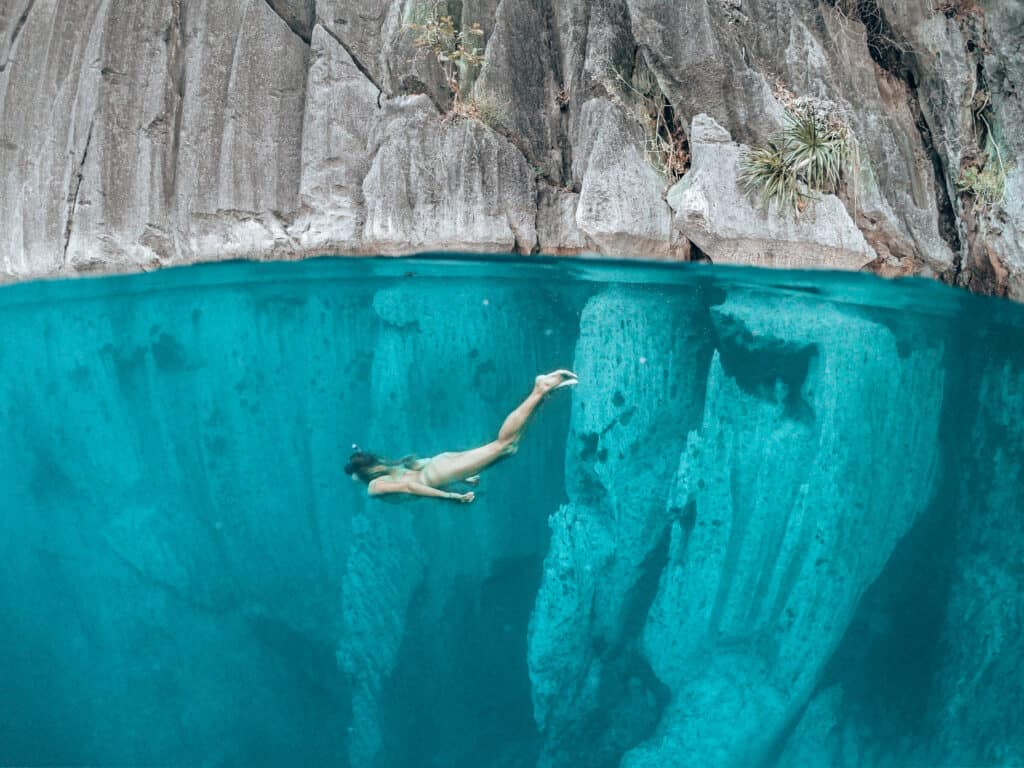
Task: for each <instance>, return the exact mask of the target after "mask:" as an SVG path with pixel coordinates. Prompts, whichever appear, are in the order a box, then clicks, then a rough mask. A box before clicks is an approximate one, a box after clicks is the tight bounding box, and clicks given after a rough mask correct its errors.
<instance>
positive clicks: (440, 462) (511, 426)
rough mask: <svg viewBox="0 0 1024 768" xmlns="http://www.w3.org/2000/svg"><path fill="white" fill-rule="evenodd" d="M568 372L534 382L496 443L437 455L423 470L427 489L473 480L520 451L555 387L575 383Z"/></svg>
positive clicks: (499, 434)
mask: <svg viewBox="0 0 1024 768" xmlns="http://www.w3.org/2000/svg"><path fill="white" fill-rule="evenodd" d="M575 378H576V377H575V374H573V373H572V372H571V371H555V372H554V373H549V374H546V375H543V376H538V377H537V378H536V379H535V380H534V384H533V391H532V392H531V393H530V394H529V395H528V396H527V397H526V399H525V400H523V402H521V403H520V404H519V406H518V407H517V408H516V409H515V410H514V411H512V413H510V414H509V415H508V416H507V417H506V418H505V421H504V422H503V423H502V425H501V429H499V430H498V439H497V440H493V441H491V442H490V443H487V444H486V445H481V446H480V447H479V448H473V449H471V450H469V451H458V452H449V453H440V454H438V455H437V456H434V457H433V458H432V459H431V460H430V463H429V464H427V466H426V467H424V469H423V480H424V482H426V484H427V485H431V486H433V487H435V488H440V487H442V486H445V485H449V484H450V483H454V482H457V481H459V480H464V479H466V478H467V477H472V476H473V475H475V474H477V473H478V472H480V471H481V470H484V469H486V468H487V467H489V466H491V465H492V464H494V463H495V462H497V461H500V460H501V459H503V458H505V457H506V456H511V455H512V454H513V453H515V452H516V450H518V448H519V441H520V440H521V439H522V436H523V430H524V429H525V428H526V424H527V422H528V421H529V419H530V416H532V415H533V412H534V411H535V410H537V406H538V405H540V404H541V401H543V400H544V398H545V397H546V396H547V395H548V394H549V393H550V392H551V391H552V390H553V389H555V388H556V387H557V386H559V385H560V384H563V383H565V382H567V381H575Z"/></svg>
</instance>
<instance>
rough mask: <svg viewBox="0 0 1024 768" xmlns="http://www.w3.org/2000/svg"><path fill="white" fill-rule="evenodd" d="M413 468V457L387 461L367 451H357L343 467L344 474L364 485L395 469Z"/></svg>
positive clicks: (414, 460)
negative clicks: (357, 479)
mask: <svg viewBox="0 0 1024 768" xmlns="http://www.w3.org/2000/svg"><path fill="white" fill-rule="evenodd" d="M415 466H416V457H415V456H403V457H402V458H401V459H399V460H398V461H388V460H387V459H382V458H381V457H380V456H377V455H376V454H373V453H369V452H368V451H362V450H357V451H356V452H355V453H353V454H352V455H351V456H349V458H348V464H346V465H345V474H346V475H353V476H355V477H358V478H359V479H360V480H362V481H363V482H364V483H369V482H371V481H372V480H376V479H377V478H378V477H383V476H384V475H387V474H390V473H391V471H392V470H393V469H395V468H397V467H406V468H407V469H414V468H415Z"/></svg>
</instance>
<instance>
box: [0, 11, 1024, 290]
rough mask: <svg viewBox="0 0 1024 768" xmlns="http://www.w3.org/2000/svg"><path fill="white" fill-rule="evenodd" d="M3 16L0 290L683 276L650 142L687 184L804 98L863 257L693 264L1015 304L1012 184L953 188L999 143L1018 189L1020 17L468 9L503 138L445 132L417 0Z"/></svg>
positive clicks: (805, 244)
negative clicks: (429, 256)
mask: <svg viewBox="0 0 1024 768" xmlns="http://www.w3.org/2000/svg"><path fill="white" fill-rule="evenodd" d="M0 14H2V15H0V171H2V176H0V280H4V281H9V280H16V279H24V278H28V277H34V276H47V275H72V274H77V273H80V272H86V271H123V270H138V269H149V268H151V267H155V266H160V265H165V264H180V263H190V262H194V261H208V260H217V259H223V258H230V257H246V258H255V259H267V258H274V259H277V258H299V257H303V256H309V255H315V254H320V253H338V254H367V253H376V252H378V251H383V252H387V253H408V252H412V251H417V250H427V249H441V248H443V249H451V250H465V251H481V250H484V251H493V252H516V253H520V254H528V253H532V252H535V251H543V252H548V253H556V254H581V253H590V254H596V255H608V256H621V257H642V258H656V259H670V260H682V259H686V258H687V257H688V252H689V250H690V247H689V246H690V241H689V239H688V237H687V235H686V234H685V231H686V230H685V229H681V228H679V227H674V226H673V225H672V212H671V210H669V208H668V207H667V206H666V204H665V201H664V196H665V194H666V191H667V190H666V186H667V185H668V181H667V179H666V177H665V176H664V174H663V170H664V169H661V168H657V167H654V166H653V165H652V164H651V162H650V157H649V155H650V153H649V152H648V151H647V150H648V149H649V147H650V145H651V142H652V141H653V136H652V135H651V133H650V131H651V129H650V125H651V120H652V115H653V114H654V113H655V112H657V113H660V117H661V119H662V121H663V125H668V126H671V127H672V129H673V130H674V131H675V135H676V140H678V141H679V142H681V144H680V146H683V144H685V142H687V141H689V142H690V143H691V144H693V147H692V149H693V152H694V155H695V163H697V165H699V164H700V162H701V161H700V160H699V154H700V153H699V147H698V144H699V141H698V139H699V138H700V137H699V136H692V135H689V134H690V133H691V128H690V125H691V122H692V121H693V120H694V119H695V118H696V117H697V116H698V115H702V114H705V115H709V116H710V117H711V118H713V119H714V120H715V121H716V122H717V123H718V124H719V125H721V126H723V127H724V129H726V130H728V131H729V132H730V134H731V135H732V136H733V137H735V139H736V141H737V142H739V143H743V144H747V145H752V144H754V143H756V142H758V141H760V140H763V139H765V138H767V137H768V136H770V135H771V134H772V133H773V132H774V131H775V130H776V129H777V128H778V126H779V123H780V120H781V117H782V114H783V104H784V102H785V99H786V97H785V96H784V93H785V91H789V92H791V93H793V94H795V95H807V96H813V97H816V98H821V99H828V100H830V101H832V102H834V103H835V104H837V105H838V106H839V108H840V109H841V110H843V112H844V113H845V114H846V116H847V118H848V120H849V123H850V125H851V128H852V131H853V135H854V136H855V138H856V141H857V144H858V147H859V149H860V161H859V163H858V170H857V172H856V178H851V179H849V180H848V182H849V183H848V184H847V185H846V186H847V188H846V189H844V190H843V191H842V194H841V202H842V207H844V208H845V209H846V211H847V213H848V215H849V216H850V217H851V219H852V220H853V221H854V222H855V225H856V227H857V228H858V229H859V230H860V232H861V233H862V234H863V237H864V240H865V242H866V244H867V247H862V245H861V244H860V243H858V242H856V241H855V240H854V239H850V238H847V237H846V225H845V224H844V225H843V227H842V228H841V230H842V234H843V236H842V240H841V242H840V243H839V245H838V246H837V245H836V244H835V243H831V244H829V243H823V242H822V241H821V239H820V238H819V237H817V234H818V228H817V227H814V226H808V227H806V228H800V227H795V228H794V227H783V228H782V229H781V230H780V231H778V232H776V229H774V228H773V229H769V230H768V232H767V235H768V236H774V235H775V234H776V233H778V234H780V235H782V236H784V237H786V238H791V239H790V240H789V242H791V243H792V244H793V246H792V248H789V249H788V251H789V252H791V253H795V254H799V255H797V256H793V257H792V258H782V257H781V256H779V253H778V251H777V250H776V251H773V253H772V254H771V255H769V256H766V255H765V251H764V250H763V249H761V248H760V247H758V248H754V247H745V248H742V249H734V248H732V247H731V246H730V245H729V243H730V239H729V238H727V239H726V241H724V243H723V246H724V247H723V251H722V253H716V252H715V241H713V240H710V239H708V238H706V237H705V244H704V245H701V244H700V243H697V244H698V246H699V247H700V248H701V250H702V251H704V252H705V253H706V255H708V256H710V258H711V259H712V260H719V261H733V260H736V259H746V258H748V257H749V258H750V259H751V261H749V262H745V263H770V264H776V265H786V264H799V265H805V266H833V267H841V268H846V269H851V268H858V267H860V266H861V265H862V264H863V263H864V262H862V261H861V257H862V256H863V255H866V254H867V255H869V254H871V253H873V254H874V255H875V257H874V258H872V259H870V260H869V264H868V267H869V268H870V269H872V270H875V271H878V272H882V273H885V274H891V273H897V274H908V273H920V274H929V275H935V276H937V277H939V278H941V279H943V280H945V281H947V282H952V283H958V284H962V285H968V286H969V287H971V288H972V289H974V290H979V291H985V292H995V293H1008V294H1010V295H1013V296H1021V295H1024V294H1022V291H1024V288H1022V285H1024V284H1022V278H1021V274H1024V257H1022V256H1021V252H1022V242H1024V236H1022V234H1021V231H1020V224H1019V220H1020V218H1021V217H1020V216H1018V215H1017V214H1018V212H1019V211H1020V207H1021V205H1022V202H1021V200H1022V184H1024V182H1022V181H1021V179H1022V173H1024V172H1022V171H1021V170H1020V167H1019V165H1018V166H1017V170H1013V171H1011V173H1010V174H1009V178H1008V182H1007V186H1006V191H1007V194H1006V196H1005V199H1004V201H1003V203H1002V204H1000V205H998V206H995V207H994V208H993V209H992V210H983V209H982V207H980V206H978V205H977V204H976V201H975V200H973V198H972V197H971V195H970V194H969V193H968V192H964V191H962V190H960V189H959V188H958V187H957V180H958V179H959V177H960V173H961V168H962V166H963V165H964V163H965V162H967V163H969V162H974V161H976V160H977V157H978V152H979V150H980V149H981V147H980V146H979V144H983V143H984V142H983V136H984V134H985V133H986V130H987V129H986V128H985V126H986V125H988V126H990V127H991V131H992V133H993V134H994V135H995V136H996V138H997V140H998V142H999V143H1000V146H1001V147H1002V149H1003V150H1005V159H1006V162H1007V164H1008V166H1011V167H1012V166H1013V165H1014V163H1018V164H1019V163H1020V162H1024V161H1022V160H1021V158H1022V157H1024V136H1022V135H1021V132H1020V131H1019V129H1018V126H1019V125H1020V124H1021V119H1020V116H1021V114H1022V112H1024V107H1022V103H1021V98H1020V95H1019V94H1020V93H1021V89H1022V82H1024V80H1022V78H1024V73H1022V65H1021V63H1020V62H1021V60H1022V58H1024V57H1021V56H1020V49H1019V40H1020V39H1021V31H1022V30H1024V9H1022V8H1021V6H1020V4H1019V3H1017V2H1016V0H984V1H983V2H979V3H978V4H977V6H976V7H975V6H966V5H962V4H950V5H941V6H939V7H936V4H935V3H933V2H932V0H909V1H908V2H907V3H899V4H896V5H893V4H891V3H880V2H877V1H876V0H866V1H865V2H859V3H849V2H846V0H840V1H838V2H835V3H832V2H829V3H820V2H812V1H811V0H800V2H795V3H794V2H790V1H789V0H759V2H757V3H740V2H736V1H735V0H681V1H679V2H667V0H615V2H605V1H604V0H602V1H601V2H596V0H583V1H582V2H577V3H571V4H564V3H537V2H534V0H500V1H499V0H465V1H464V2H462V3H459V4H458V8H457V12H456V17H457V18H456V20H455V21H456V24H457V25H462V26H465V25H469V24H473V23H477V24H480V26H481V28H482V30H483V32H484V35H483V37H482V38H481V41H480V42H481V44H482V46H483V48H484V52H485V61H484V64H483V66H482V67H481V69H480V71H479V72H478V73H476V74H475V75H472V74H470V75H467V77H466V78H465V81H464V82H463V86H462V87H463V97H464V98H465V99H466V100H468V101H472V100H473V99H477V98H479V99H486V100H490V103H491V105H492V106H494V105H496V106H497V109H498V112H503V114H500V115H493V114H492V115H490V117H489V118H488V123H489V126H488V127H485V126H484V125H483V124H482V123H481V122H479V121H476V120H472V119H463V120H450V119H445V118H446V116H447V113H448V110H449V109H450V107H451V105H452V95H451V93H449V91H448V88H447V86H446V84H445V82H444V77H443V75H442V72H441V68H440V66H439V65H438V63H437V62H436V61H435V60H434V59H433V57H432V56H431V55H430V53H429V51H425V50H424V49H422V48H418V47H417V46H416V45H415V44H414V41H415V34H414V33H413V32H412V31H411V30H410V29H409V28H408V26H407V25H408V23H409V22H410V21H413V20H414V19H416V18H418V16H417V9H416V7H415V4H414V3H408V2H399V0H367V1H366V2H358V3H355V2H350V1H349V0H244V2H238V3H225V2H223V0H173V1H172V2H169V3H165V4H163V5H159V4H157V5H150V6H147V7H145V8H142V7H139V6H138V4H136V3H129V2H127V1H126V0H110V1H109V2H100V1H99V0H73V1H72V2H68V3H57V2H55V0H20V1H19V2H14V3H8V4H7V7H5V8H4V9H3V10H2V11H0ZM982 105H984V106H982ZM492 111H493V110H492ZM722 178H723V181H724V180H725V179H724V174H723V175H722ZM705 181H706V180H705ZM693 183H694V184H696V181H694V182H693ZM708 199H709V200H710V199H711V198H708ZM820 207H821V208H822V211H820V212H819V214H820V215H825V214H826V213H827V216H826V218H827V219H830V218H831V217H833V216H835V217H836V219H837V221H838V219H839V218H841V217H840V216H839V214H840V210H839V206H837V204H836V203H835V202H826V203H824V204H823V205H822V206H820ZM695 210H697V211H701V210H703V209H702V207H701V206H697V208H696V209H695ZM819 214H816V215H819ZM751 215H752V214H751V213H750V212H749V211H747V210H745V209H744V210H743V213H742V215H741V218H746V217H748V216H751ZM676 221H677V223H678V221H679V218H678V217H676ZM762 224H763V222H762V221H760V219H758V218H757V217H756V216H754V217H753V218H751V219H750V220H749V221H740V222H737V226H739V227H740V229H741V231H744V230H748V229H749V230H751V231H753V230H757V229H760V228H761V225H762ZM696 229H697V232H698V236H700V230H701V227H697V228H696ZM824 230H825V231H827V230H828V227H825V228H824ZM839 233H840V230H837V231H836V234H837V235H838V234H839ZM853 254H860V255H856V256H855V255H853Z"/></svg>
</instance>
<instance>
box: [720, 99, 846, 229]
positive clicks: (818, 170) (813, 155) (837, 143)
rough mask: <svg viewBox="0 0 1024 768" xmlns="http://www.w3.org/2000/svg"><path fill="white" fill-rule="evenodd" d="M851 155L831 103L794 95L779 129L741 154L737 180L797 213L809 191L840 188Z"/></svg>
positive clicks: (842, 124) (764, 198) (843, 126)
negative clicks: (765, 140)
mask: <svg viewBox="0 0 1024 768" xmlns="http://www.w3.org/2000/svg"><path fill="white" fill-rule="evenodd" d="M853 154H854V153H853V150H852V141H851V139H850V132H849V129H848V128H847V127H846V123H845V122H844V121H843V120H842V118H841V117H840V116H839V114H838V111H837V109H836V108H835V105H833V104H831V103H830V102H825V101H820V100H817V99H809V98H803V99H794V100H792V101H791V102H790V103H788V104H787V109H786V123H785V127H784V128H783V130H782V131H781V132H780V133H779V134H778V135H777V136H775V137H774V138H773V139H772V140H770V141H768V142H767V143H765V144H761V145H758V146H755V147H752V148H751V149H749V150H748V151H747V152H746V153H745V154H744V156H743V158H742V159H741V163H740V174H739V180H740V183H741V184H742V185H743V188H744V189H745V190H746V191H747V192H751V193H756V194H759V195H760V197H761V200H762V202H763V203H764V204H765V205H769V204H771V203H775V204H776V205H777V206H778V207H779V208H780V209H783V210H786V209H796V210H797V211H801V210H803V209H804V207H805V206H806V204H807V201H808V199H810V198H811V197H812V193H814V192H835V191H837V190H838V189H839V185H840V183H841V182H842V179H843V175H844V173H845V172H846V170H847V169H848V168H849V167H850V165H851V164H852V163H851V161H852V155H853Z"/></svg>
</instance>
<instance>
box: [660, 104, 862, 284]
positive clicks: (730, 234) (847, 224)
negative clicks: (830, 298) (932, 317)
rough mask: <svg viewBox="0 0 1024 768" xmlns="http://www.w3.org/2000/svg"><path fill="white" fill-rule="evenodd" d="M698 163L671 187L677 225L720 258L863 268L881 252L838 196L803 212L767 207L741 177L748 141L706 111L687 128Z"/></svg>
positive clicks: (761, 263) (765, 263) (781, 264)
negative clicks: (746, 188) (735, 139)
mask: <svg viewBox="0 0 1024 768" xmlns="http://www.w3.org/2000/svg"><path fill="white" fill-rule="evenodd" d="M690 147H691V150H692V152H693V166H692V167H691V168H690V172H689V173H687V174H686V175H685V176H684V177H683V178H682V179H681V180H680V181H679V182H678V183H677V184H676V185H675V186H673V187H672V189H671V191H670V192H669V196H668V200H669V204H670V205H671V206H672V207H673V208H674V209H675V226H676V228H678V229H679V231H680V232H681V233H682V234H683V235H684V236H685V237H687V238H688V239H690V240H691V241H693V242H694V243H696V244H697V246H698V247H699V248H700V249H701V250H702V251H704V252H705V253H707V254H709V255H711V258H712V259H713V260H714V261H715V262H716V263H722V264H754V265H757V266H766V267H786V268H826V269H860V268H861V267H863V266H865V265H866V264H868V263H870V262H871V261H873V260H874V259H875V258H876V254H875V252H874V250H873V249H872V248H871V246H869V245H868V244H867V242H865V240H864V236H863V235H862V234H861V232H860V230H859V229H857V226H856V224H854V222H853V219H851V218H850V215H849V214H848V213H847V212H846V208H844V207H843V204H842V202H841V201H840V200H839V198H837V197H836V196H835V195H823V196H821V198H820V199H818V200H815V201H814V202H812V203H811V204H810V205H808V206H807V208H806V209H805V210H804V211H803V212H802V213H799V214H797V213H795V212H788V211H781V210H779V209H778V207H777V206H775V205H774V204H773V205H772V206H771V207H770V208H766V207H765V206H763V205H761V204H760V201H758V200H756V199H755V198H753V197H752V196H751V195H749V194H747V193H746V192H745V191H744V190H743V189H742V187H741V186H740V184H739V183H738V182H737V172H738V170H739V165H740V158H741V155H742V152H743V147H742V146H741V145H739V144H736V143H735V142H733V141H732V137H731V136H730V135H729V132H728V131H726V130H725V129H724V128H723V127H722V126H720V125H719V124H718V123H716V122H715V121H714V119H712V118H711V117H708V116H707V115H697V116H696V117H695V118H694V119H693V125H692V127H691V129H690Z"/></svg>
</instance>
